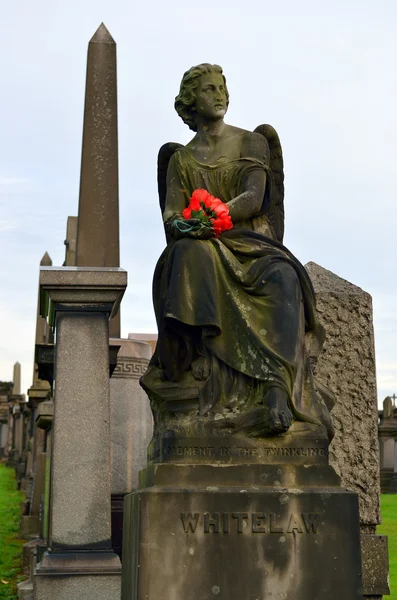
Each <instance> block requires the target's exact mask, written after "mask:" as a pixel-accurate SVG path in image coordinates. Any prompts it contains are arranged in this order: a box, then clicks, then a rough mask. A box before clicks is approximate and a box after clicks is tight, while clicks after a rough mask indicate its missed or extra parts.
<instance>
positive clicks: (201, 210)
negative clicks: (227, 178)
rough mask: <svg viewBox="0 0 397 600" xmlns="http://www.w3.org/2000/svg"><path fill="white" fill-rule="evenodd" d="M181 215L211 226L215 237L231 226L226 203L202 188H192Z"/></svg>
mask: <svg viewBox="0 0 397 600" xmlns="http://www.w3.org/2000/svg"><path fill="white" fill-rule="evenodd" d="M182 216H183V218H184V219H198V220H199V221H200V222H201V223H204V224H205V225H207V226H210V227H212V228H213V230H214V232H215V237H218V236H219V234H220V233H222V231H226V230H227V229H232V227H233V223H232V219H231V217H230V215H229V207H228V206H227V204H225V203H224V202H222V200H220V199H219V198H215V197H214V196H211V194H210V193H209V192H207V190H204V189H197V190H194V192H193V194H192V196H191V198H190V204H189V206H188V207H187V208H185V210H184V211H183V212H182Z"/></svg>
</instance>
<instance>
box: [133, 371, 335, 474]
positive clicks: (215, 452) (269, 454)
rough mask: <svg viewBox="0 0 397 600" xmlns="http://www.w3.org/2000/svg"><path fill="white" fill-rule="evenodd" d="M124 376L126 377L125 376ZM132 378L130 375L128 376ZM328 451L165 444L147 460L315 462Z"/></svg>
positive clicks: (153, 451) (273, 447) (323, 449)
mask: <svg viewBox="0 0 397 600" xmlns="http://www.w3.org/2000/svg"><path fill="white" fill-rule="evenodd" d="M125 376H126V375H125ZM130 376H131V377H132V375H130ZM327 456H328V451H327V450H326V449H325V448H312V447H310V448H304V447H300V448H286V447H277V446H265V447H262V448H260V447H258V448H255V447H250V446H248V447H245V446H221V447H216V446H201V445H192V446H190V445H189V446H187V445H185V444H175V445H168V444H165V445H164V446H163V447H162V448H161V449H160V448H156V449H155V450H152V453H151V454H150V455H149V460H156V459H157V458H159V457H163V459H164V460H167V459H170V458H174V457H177V458H193V457H197V458H200V457H201V458H208V457H212V458H217V459H228V458H229V459H230V458H235V459H242V460H244V459H247V458H248V459H253V460H255V461H258V460H261V459H262V460H264V461H265V462H266V463H267V462H274V460H277V459H278V460H280V459H284V460H283V462H285V460H286V461H287V462H290V461H289V460H288V459H290V458H291V459H293V458H298V459H299V458H305V459H309V460H310V459H312V460H316V458H317V459H318V458H320V457H321V458H326V457H327Z"/></svg>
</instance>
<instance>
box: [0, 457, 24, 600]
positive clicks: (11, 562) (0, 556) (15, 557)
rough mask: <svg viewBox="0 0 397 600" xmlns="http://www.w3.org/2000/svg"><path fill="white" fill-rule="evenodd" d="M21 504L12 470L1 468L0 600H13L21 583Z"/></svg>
mask: <svg viewBox="0 0 397 600" xmlns="http://www.w3.org/2000/svg"><path fill="white" fill-rule="evenodd" d="M22 500H23V494H22V493H21V492H19V491H18V490H17V485H16V481H15V473H14V469H11V468H10V467H6V466H5V465H4V464H0V600H16V598H17V591H16V590H17V583H18V582H19V581H21V579H22V578H21V571H22V546H23V544H24V543H25V540H21V539H19V538H18V533H19V520H20V517H21V502H22Z"/></svg>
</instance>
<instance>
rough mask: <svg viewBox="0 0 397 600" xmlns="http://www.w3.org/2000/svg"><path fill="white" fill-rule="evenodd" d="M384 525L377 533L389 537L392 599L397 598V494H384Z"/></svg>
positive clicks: (382, 506)
mask: <svg viewBox="0 0 397 600" xmlns="http://www.w3.org/2000/svg"><path fill="white" fill-rule="evenodd" d="M381 508H382V525H380V526H379V527H378V528H377V530H376V533H379V534H380V535H387V536H388V538H389V565H390V590H391V591H390V596H385V600H386V598H389V599H390V600H397V494H382V496H381Z"/></svg>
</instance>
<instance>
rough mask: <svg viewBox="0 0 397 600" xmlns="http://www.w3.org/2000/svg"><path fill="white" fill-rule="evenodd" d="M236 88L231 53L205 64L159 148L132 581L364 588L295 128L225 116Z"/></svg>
mask: <svg viewBox="0 0 397 600" xmlns="http://www.w3.org/2000/svg"><path fill="white" fill-rule="evenodd" d="M228 103H229V94H228V91H227V87H226V81H225V79H224V77H223V74H222V70H221V68H220V67H218V66H216V65H207V64H205V65H199V66H198V67H193V68H192V69H190V70H189V71H188V72H187V73H185V75H184V77H183V80H182V84H181V89H180V93H179V95H178V96H177V98H176V102H175V107H176V109H177V111H178V114H179V115H180V116H181V117H182V119H183V120H184V122H185V123H187V124H188V125H189V127H190V128H191V129H193V130H194V131H196V132H197V134H196V136H195V137H194V138H193V140H192V141H191V142H189V144H187V146H185V147H182V146H180V145H178V144H167V145H165V146H163V148H162V149H161V150H160V153H159V171H158V173H159V193H160V204H161V209H162V213H163V219H164V224H165V230H166V235H167V242H168V245H167V249H166V250H165V252H164V253H163V255H162V256H161V258H160V260H159V263H158V265H157V267H156V271H155V276H154V285H153V300H154V306H155V312H156V318H157V323H158V328H159V337H158V343H157V348H156V352H155V354H154V356H153V358H152V360H151V363H150V366H149V369H148V371H147V372H146V373H145V375H144V376H143V377H142V380H141V381H142V385H143V387H144V389H145V391H146V392H147V394H148V396H149V399H150V403H151V407H152V411H153V415H154V436H153V440H152V442H151V445H150V447H149V453H148V467H147V469H146V470H144V471H143V472H142V474H141V488H140V490H138V491H137V492H135V493H133V494H130V495H129V496H127V499H126V503H125V511H126V514H125V528H124V549H123V580H122V598H123V600H144V599H145V600H146V599H147V600H158V599H159V598H162V599H163V600H181V599H182V598H197V599H205V598H212V597H217V598H222V599H225V600H226V599H227V600H233V599H236V600H242V599H244V600H245V599H248V598H252V599H256V600H265V599H266V600H267V599H268V598H272V599H274V600H292V599H293V600H308V599H312V598H317V599H318V600H331V599H332V600H334V598H339V599H340V600H353V599H357V600H358V599H360V600H361V599H362V595H363V593H362V579H361V556H360V530H359V514H358V498H357V494H356V493H354V492H350V491H346V490H345V489H343V487H341V484H340V478H339V477H338V475H337V474H336V473H335V471H334V469H333V468H332V467H331V466H330V465H329V462H328V456H329V455H328V449H329V443H330V440H331V439H332V436H333V427H332V422H331V418H330V412H329V411H330V409H331V407H332V403H333V401H334V398H333V395H332V393H331V392H330V391H329V390H328V389H327V388H326V387H325V386H324V385H322V384H320V383H319V382H316V381H315V380H314V378H313V375H312V370H311V348H313V347H315V346H316V345H317V346H318V347H321V343H322V341H323V329H322V327H321V325H320V324H319V323H318V321H317V318H316V313H315V299H314V294H313V290H312V287H311V283H310V280H309V278H308V276H307V274H306V272H305V271H304V269H303V267H302V265H300V263H299V262H298V261H297V260H296V258H295V257H294V256H293V255H292V254H291V253H290V252H289V251H288V250H287V249H286V248H285V247H284V246H282V239H283V225H284V212H283V196H284V189H283V161H282V153H281V146H280V142H279V139H278V136H277V133H276V132H275V130H274V129H273V128H272V127H270V126H268V125H261V126H259V127H258V128H257V129H256V132H255V133H251V132H248V131H244V130H241V129H238V128H234V127H231V126H229V125H226V124H225V123H224V121H223V117H224V115H225V113H226V110H227V106H228ZM203 188H204V189H203ZM208 192H209V193H208ZM210 194H212V195H213V196H216V198H220V199H221V200H222V201H223V202H225V203H227V206H225V205H224V204H222V203H221V202H220V201H219V200H217V199H216V198H214V197H213V196H210ZM189 202H190V204H189ZM188 205H189V208H188V209H187V207H188ZM185 209H186V210H185ZM229 217H231V220H232V222H233V228H232V229H231V230H230V231H229V226H230V220H229ZM219 232H221V233H220V235H219Z"/></svg>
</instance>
